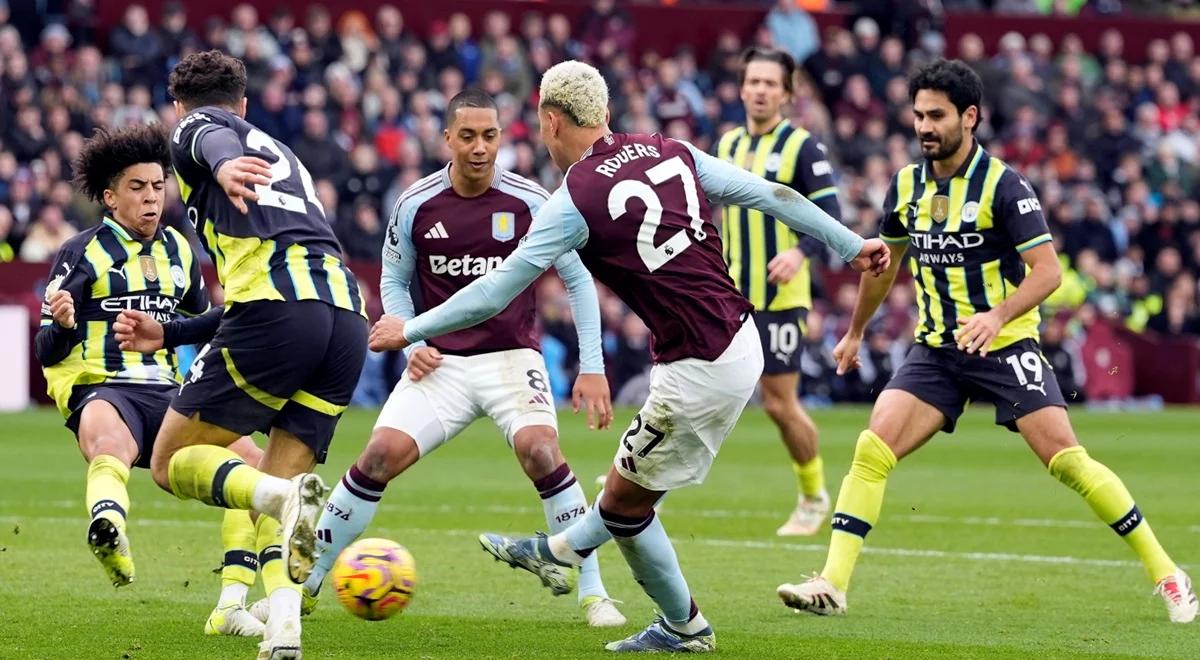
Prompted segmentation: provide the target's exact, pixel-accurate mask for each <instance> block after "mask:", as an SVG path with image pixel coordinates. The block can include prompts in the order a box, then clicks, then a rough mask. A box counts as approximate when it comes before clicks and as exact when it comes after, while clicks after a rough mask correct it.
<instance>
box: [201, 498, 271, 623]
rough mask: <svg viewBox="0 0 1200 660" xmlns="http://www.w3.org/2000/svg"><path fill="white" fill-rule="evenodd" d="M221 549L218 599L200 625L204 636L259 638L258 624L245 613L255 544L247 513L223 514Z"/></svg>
mask: <svg viewBox="0 0 1200 660" xmlns="http://www.w3.org/2000/svg"><path fill="white" fill-rule="evenodd" d="M221 545H222V547H223V548H224V550H225V559H224V563H223V565H222V567H221V596H220V599H219V600H218V601H217V606H216V607H215V608H213V611H212V613H211V614H209V615H208V620H207V621H205V622H204V634H205V635H233V636H238V637H260V636H262V634H263V625H262V622H261V621H259V620H258V619H255V618H254V617H253V616H251V615H250V613H249V612H248V611H247V610H246V594H248V593H249V592H250V588H251V587H253V586H254V578H255V576H256V575H257V574H258V553H257V547H258V541H257V534H256V532H255V528H254V523H253V522H252V521H251V520H250V512H249V511H242V510H240V509H228V510H227V511H225V517H224V519H223V520H222V521H221Z"/></svg>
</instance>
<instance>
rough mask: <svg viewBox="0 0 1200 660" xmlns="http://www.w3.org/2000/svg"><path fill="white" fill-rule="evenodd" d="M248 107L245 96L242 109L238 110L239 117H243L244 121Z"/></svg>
mask: <svg viewBox="0 0 1200 660" xmlns="http://www.w3.org/2000/svg"><path fill="white" fill-rule="evenodd" d="M246 105H247V102H246V97H245V96H243V97H242V107H241V109H240V110H238V116H239V117H241V118H242V119H245V118H246Z"/></svg>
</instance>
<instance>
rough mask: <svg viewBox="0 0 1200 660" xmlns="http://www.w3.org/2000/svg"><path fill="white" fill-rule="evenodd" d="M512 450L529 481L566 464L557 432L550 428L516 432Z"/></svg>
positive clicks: (534, 428) (539, 427) (544, 427)
mask: <svg viewBox="0 0 1200 660" xmlns="http://www.w3.org/2000/svg"><path fill="white" fill-rule="evenodd" d="M513 450H514V451H515V452H516V453H517V460H518V461H520V462H521V469H523V470H524V471H525V474H526V475H528V476H529V478H530V479H535V480H536V479H540V478H542V477H544V476H546V475H548V474H550V473H551V472H554V470H555V469H557V468H558V466H560V465H562V464H563V463H565V462H566V459H565V458H563V455H562V450H561V449H560V448H559V446H558V431H556V430H555V429H554V428H553V427H550V426H526V427H525V428H523V429H521V430H520V431H517V433H516V435H515V436H513Z"/></svg>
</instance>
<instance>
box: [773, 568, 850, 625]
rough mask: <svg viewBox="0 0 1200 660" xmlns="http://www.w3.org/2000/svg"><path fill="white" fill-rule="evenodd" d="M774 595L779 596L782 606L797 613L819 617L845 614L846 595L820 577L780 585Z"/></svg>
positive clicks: (815, 576)
mask: <svg viewBox="0 0 1200 660" xmlns="http://www.w3.org/2000/svg"><path fill="white" fill-rule="evenodd" d="M775 593H777V594H779V598H780V600H782V601H783V604H784V605H787V606H788V607H790V608H792V609H794V610H796V611H797V612H811V613H812V614H817V615H820V616H829V615H842V614H845V613H846V593H845V592H843V591H842V590H841V589H838V588H837V587H835V586H833V584H831V583H830V582H829V580H826V579H825V578H823V577H821V576H820V575H814V576H812V577H810V578H808V579H807V580H805V581H804V582H802V583H801V584H781V585H779V588H778V589H776V590H775Z"/></svg>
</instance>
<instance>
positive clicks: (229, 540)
mask: <svg viewBox="0 0 1200 660" xmlns="http://www.w3.org/2000/svg"><path fill="white" fill-rule="evenodd" d="M260 517H264V516H260ZM221 545H222V547H224V549H225V563H224V565H223V566H222V568H221V586H222V587H227V586H229V585H231V584H244V585H246V587H253V586H254V576H255V575H256V574H257V573H258V533H257V531H256V530H255V529H254V523H253V522H252V521H251V520H250V512H249V511H243V510H241V509H228V510H227V511H225V518H224V519H223V520H222V521H221Z"/></svg>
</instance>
